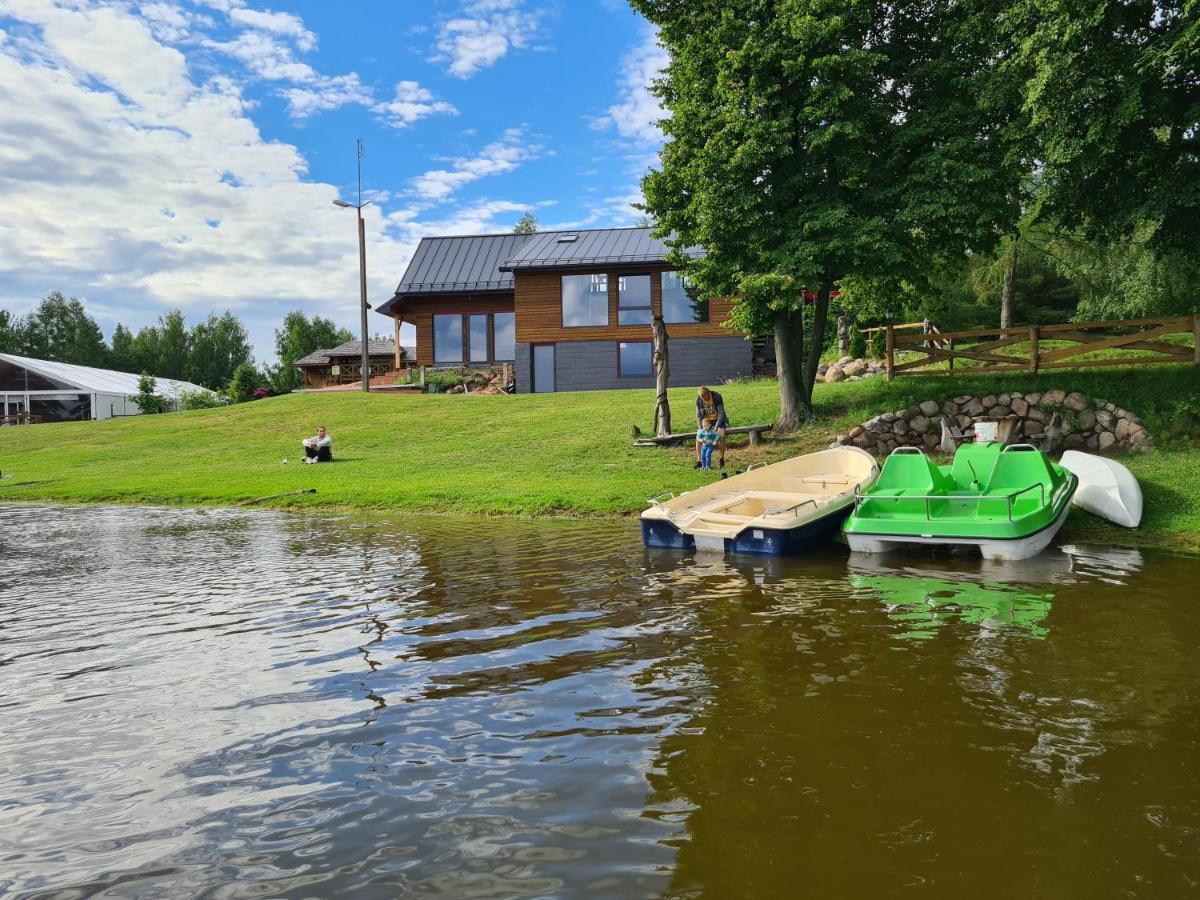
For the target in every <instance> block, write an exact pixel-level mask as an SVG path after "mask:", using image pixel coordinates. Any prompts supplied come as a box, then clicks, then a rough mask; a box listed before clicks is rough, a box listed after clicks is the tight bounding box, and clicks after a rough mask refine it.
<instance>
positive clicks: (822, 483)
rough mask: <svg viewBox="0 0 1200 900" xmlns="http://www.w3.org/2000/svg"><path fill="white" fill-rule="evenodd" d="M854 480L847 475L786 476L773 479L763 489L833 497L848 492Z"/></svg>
mask: <svg viewBox="0 0 1200 900" xmlns="http://www.w3.org/2000/svg"><path fill="white" fill-rule="evenodd" d="M854 484H855V479H853V478H851V477H850V476H848V475H788V476H785V477H782V478H773V479H771V480H770V481H768V482H767V483H766V484H765V485H764V487H766V488H767V489H768V490H771V491H786V492H788V493H797V492H799V493H804V494H820V495H823V496H829V497H832V496H835V495H837V494H841V493H845V492H846V491H848V490H850V489H851V487H853V485H854Z"/></svg>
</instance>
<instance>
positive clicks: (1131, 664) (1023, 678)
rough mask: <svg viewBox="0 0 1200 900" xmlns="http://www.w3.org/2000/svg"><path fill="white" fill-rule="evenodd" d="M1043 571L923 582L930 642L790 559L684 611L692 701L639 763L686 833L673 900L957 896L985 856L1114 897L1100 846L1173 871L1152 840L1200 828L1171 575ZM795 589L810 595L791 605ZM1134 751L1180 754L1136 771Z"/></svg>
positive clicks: (1051, 881)
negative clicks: (768, 574)
mask: <svg viewBox="0 0 1200 900" xmlns="http://www.w3.org/2000/svg"><path fill="white" fill-rule="evenodd" d="M1054 567H1055V568H1057V569H1058V571H1057V574H1055V575H1054V576H1053V578H1048V579H1047V580H1050V581H1053V584H1050V585H1030V586H1022V585H1020V584H1017V583H1012V584H995V583H992V584H979V583H978V582H970V583H964V579H966V578H968V577H969V574H967V573H969V569H968V568H967V567H960V570H959V571H956V572H951V573H947V574H948V575H950V576H951V577H950V578H947V580H946V581H945V582H944V583H943V584H942V585H941V587H942V591H937V590H934V589H931V586H930V585H929V584H928V583H918V584H916V585H915V586H913V587H912V588H911V589H912V590H917V589H919V592H920V593H921V594H922V598H923V597H924V596H925V595H926V594H930V595H932V596H933V598H934V600H935V601H936V602H937V605H938V606H942V607H946V606H950V605H951V604H955V607H954V608H952V610H947V611H945V613H946V615H945V617H944V618H942V619H939V620H937V621H936V622H933V623H931V622H930V621H929V620H928V619H927V618H926V619H923V620H922V621H920V622H919V626H920V627H922V628H931V629H932V632H933V633H931V634H929V635H928V639H927V640H924V641H920V642H908V643H904V642H897V641H896V640H894V635H895V634H896V632H897V627H899V628H900V629H901V630H903V629H905V628H909V627H910V626H911V622H910V621H906V620H904V619H900V620H899V621H897V619H896V618H895V617H894V616H893V615H889V610H888V604H886V603H884V602H883V601H884V600H885V599H888V598H886V597H884V596H883V595H884V594H887V593H889V591H887V590H884V591H880V590H878V589H877V588H878V587H879V585H878V584H876V585H875V586H874V587H872V586H871V585H869V584H866V583H863V582H860V583H859V584H858V588H859V590H858V592H857V593H858V596H857V597H855V598H851V597H849V596H848V594H849V590H848V589H847V586H846V584H845V583H844V582H843V583H842V585H841V587H838V586H837V582H836V580H831V581H828V582H825V583H824V584H821V581H822V580H823V579H822V576H823V575H824V574H825V572H824V571H822V570H821V569H819V568H817V569H816V570H815V571H814V572H813V573H812V577H813V579H814V580H816V581H817V582H818V584H819V585H820V587H819V589H818V590H817V591H816V592H815V593H816V594H817V595H818V596H815V597H814V596H813V594H814V591H813V590H812V589H811V588H809V587H808V579H807V578H803V577H801V578H797V577H794V575H793V572H792V570H786V571H784V572H783V573H781V574H779V575H778V576H777V580H775V581H773V582H772V581H768V582H766V583H755V582H754V580H753V579H751V578H747V579H746V580H745V582H744V584H745V589H744V593H743V596H742V598H741V599H740V600H736V601H735V600H731V601H728V602H726V603H724V604H722V605H720V606H719V607H717V608H712V609H708V610H697V611H696V616H697V620H696V623H695V625H694V634H695V635H696V640H695V641H694V642H693V643H692V644H691V645H690V646H689V648H688V652H687V654H686V655H685V659H686V662H687V664H688V665H690V666H691V667H692V668H693V671H694V677H696V678H697V679H703V681H704V683H705V685H706V688H705V691H704V704H703V706H702V707H701V708H700V709H699V710H698V711H697V712H696V713H695V714H694V715H692V716H690V717H689V718H688V720H687V722H686V725H685V726H684V727H680V728H678V729H676V730H675V731H674V733H672V734H671V735H670V736H668V737H666V738H665V739H664V740H663V742H662V744H661V745H660V749H659V753H658V755H657V758H656V765H655V768H654V769H653V770H652V771H651V773H650V774H649V780H650V783H651V785H652V788H653V799H652V802H651V804H650V811H651V814H654V812H655V811H661V814H662V815H671V816H673V817H675V818H676V819H678V820H680V821H681V822H685V823H686V834H685V835H684V836H682V837H681V838H680V840H679V841H678V847H679V856H678V862H677V866H676V869H675V872H674V876H673V880H672V893H673V894H674V895H677V896H687V895H692V894H697V895H698V894H700V893H703V894H704V895H706V896H708V895H711V896H726V895H728V896H784V895H787V896H801V895H820V894H822V893H839V894H848V893H853V894H856V895H857V894H865V893H866V892H868V891H870V892H876V893H890V892H894V891H895V890H896V889H897V888H898V887H902V886H907V885H916V884H919V883H922V882H924V881H928V882H931V883H936V884H938V885H939V886H940V887H941V888H942V889H943V890H948V891H951V892H954V891H962V892H966V891H973V890H975V889H977V888H978V886H979V882H978V875H979V871H980V866H981V865H983V864H984V863H983V861H985V860H988V859H998V858H1003V859H1006V860H1009V861H1010V862H1011V864H1012V866H1011V868H1006V870H1005V875H1004V877H1003V878H1002V879H1001V881H1002V882H1003V883H1004V884H1005V886H1006V887H1005V890H1006V891H1010V889H1011V893H1022V892H1023V889H1024V892H1031V893H1036V892H1047V891H1049V892H1050V893H1055V892H1060V893H1061V892H1068V893H1069V892H1074V891H1077V890H1084V889H1085V886H1090V887H1092V888H1093V889H1094V890H1100V891H1105V890H1110V889H1111V888H1112V886H1113V885H1112V882H1111V880H1110V876H1111V872H1109V873H1108V874H1105V871H1106V870H1105V865H1106V864H1107V863H1108V861H1110V860H1111V861H1117V860H1120V861H1121V862H1120V863H1115V862H1114V864H1116V865H1118V866H1119V868H1120V871H1121V873H1122V875H1123V876H1124V877H1125V878H1127V879H1128V878H1129V877H1131V875H1130V873H1132V872H1133V871H1135V870H1136V871H1141V872H1142V873H1144V874H1147V873H1152V874H1149V875H1148V877H1150V879H1151V881H1153V883H1156V884H1175V885H1182V884H1183V882H1182V881H1181V879H1180V872H1179V867H1178V863H1177V862H1176V863H1174V864H1172V863H1171V862H1170V860H1169V859H1168V858H1167V856H1166V855H1165V850H1162V849H1159V847H1158V844H1159V843H1163V845H1164V847H1165V846H1167V845H1170V846H1173V847H1175V848H1177V849H1182V847H1183V846H1185V845H1186V843H1187V841H1189V840H1191V838H1188V835H1189V834H1192V835H1194V834H1196V833H1200V832H1197V831H1195V830H1193V829H1195V828H1196V827H1197V826H1200V821H1198V819H1197V815H1196V813H1195V811H1194V810H1191V811H1189V808H1188V807H1187V806H1185V804H1186V803H1187V802H1188V800H1187V798H1188V797H1194V795H1195V789H1196V777H1195V775H1193V774H1192V772H1193V771H1194V769H1193V768H1192V767H1191V766H1190V765H1187V764H1184V763H1183V757H1184V756H1185V755H1186V753H1187V752H1189V748H1190V751H1193V752H1194V750H1195V748H1196V746H1197V737H1198V735H1197V725H1196V722H1197V717H1196V716H1195V712H1196V704H1197V700H1198V699H1200V698H1198V692H1197V677H1196V675H1195V674H1194V672H1192V671H1191V667H1190V663H1189V658H1190V653H1189V651H1188V649H1187V648H1188V646H1189V644H1188V643H1187V641H1188V640H1190V641H1191V643H1190V646H1191V647H1193V648H1194V646H1195V644H1196V639H1197V638H1200V635H1198V634H1197V633H1196V629H1197V624H1198V620H1197V617H1196V616H1195V615H1194V614H1192V615H1187V616H1184V617H1183V618H1184V620H1185V621H1186V625H1187V627H1186V629H1185V633H1186V637H1184V635H1182V634H1180V633H1179V625H1180V616H1179V609H1178V607H1177V604H1176V603H1175V602H1173V601H1172V599H1171V598H1170V597H1169V595H1168V594H1167V593H1166V592H1160V587H1163V586H1165V585H1167V584H1170V577H1171V576H1169V575H1168V574H1167V573H1166V572H1164V571H1161V570H1160V571H1159V572H1158V573H1157V575H1156V576H1155V578H1154V584H1151V585H1147V584H1146V580H1145V577H1144V575H1145V573H1143V574H1142V575H1138V573H1137V572H1136V570H1133V571H1131V570H1130V569H1129V568H1126V569H1125V570H1124V573H1123V574H1122V572H1121V570H1120V566H1119V565H1117V564H1114V563H1113V561H1112V560H1111V559H1109V560H1100V561H1099V562H1097V560H1095V559H1092V560H1086V559H1085V560H1083V562H1080V561H1079V560H1078V559H1071V560H1067V561H1066V563H1065V564H1063V565H1062V566H1058V564H1057V563H1055V564H1054ZM1184 569H1185V571H1186V572H1187V573H1188V577H1191V578H1193V579H1194V578H1195V576H1196V574H1197V573H1198V571H1197V569H1196V563H1195V561H1190V562H1188V563H1186V565H1185V566H1184ZM995 575H996V573H995V572H989V576H991V577H995ZM872 577H880V576H878V575H873V576H872ZM884 577H890V578H895V579H902V578H903V577H905V576H901V575H896V576H884ZM1175 577H1178V576H1175ZM1015 580H1016V579H1015V578H1014V581H1015ZM926 581H928V579H926ZM1120 582H1125V585H1124V586H1122V585H1121V584H1120ZM886 584H889V583H888V582H885V585H886ZM936 587H937V585H934V586H933V588H936ZM890 588H893V589H898V586H897V585H895V584H890ZM793 591H794V592H795V594H797V595H799V596H800V597H801V598H802V599H803V600H804V602H800V603H788V602H785V601H786V600H787V599H788V597H789V594H790V593H791V592H793ZM988 592H991V593H992V594H993V595H988ZM822 593H824V595H825V596H824V597H821V596H819V595H820V594H822ZM940 593H946V594H952V595H953V598H952V599H951V598H945V597H939V596H937V595H938V594H940ZM1051 596H1053V597H1054V600H1053V609H1052V610H1051V609H1050V607H1049V603H1050V597H1051ZM890 600H891V601H892V602H894V600H895V597H894V596H893V597H891V598H890ZM970 607H976V608H978V609H979V610H981V611H980V612H979V613H978V614H975V613H973V612H970V611H969V609H970ZM893 613H894V611H893ZM671 665H672V663H671V662H668V661H664V662H662V663H660V666H661V667H662V668H664V669H667V668H669V667H670V666H671ZM1144 752H1153V753H1154V754H1155V757H1154V758H1155V760H1156V762H1162V761H1169V762H1170V763H1178V764H1179V767H1178V768H1177V769H1174V770H1173V771H1172V773H1171V774H1170V775H1167V776H1166V777H1164V775H1163V774H1157V775H1156V774H1149V773H1148V772H1147V768H1146V767H1147V762H1146V761H1145V760H1144V759H1142V758H1139V754H1141V753H1144ZM1132 785H1137V787H1131V786H1132ZM1164 790H1165V791H1166V794H1165V795H1170V796H1172V797H1174V798H1175V801H1174V803H1168V804H1167V805H1168V806H1169V807H1170V809H1169V810H1168V811H1164V810H1162V809H1161V808H1160V805H1159V804H1160V801H1161V798H1162V797H1163V796H1165V795H1164V793H1163V791H1164ZM1067 799H1070V800H1071V801H1072V802H1070V803H1064V802H1063V801H1064V800H1067ZM1151 808H1153V809H1154V810H1156V812H1155V813H1154V815H1157V814H1158V813H1164V815H1163V820H1164V821H1166V820H1171V821H1172V822H1173V825H1174V830H1173V833H1170V834H1166V835H1164V833H1163V831H1164V830H1163V828H1161V827H1160V826H1156V825H1154V824H1152V817H1151V814H1150V813H1148V812H1147V810H1148V809H1151ZM1081 836H1086V837H1081ZM1098 850H1099V856H1100V858H1103V859H1104V860H1105V864H1098V863H1097V857H1098V854H1097V851H1098ZM1049 856H1053V858H1054V860H1055V864H1054V866H1052V867H1049V869H1048V870H1047V869H1042V871H1040V872H1039V871H1038V868H1039V867H1038V866H1037V865H1034V864H1033V862H1034V861H1035V860H1037V859H1041V858H1047V857H1049ZM1131 859H1134V860H1136V862H1135V863H1131V862H1130V860H1131ZM1192 874H1193V875H1195V874H1200V873H1198V872H1196V871H1195V867H1194V866H1193V872H1192ZM1155 878H1157V880H1155ZM1130 886H1131V887H1133V886H1134V885H1132V884H1130Z"/></svg>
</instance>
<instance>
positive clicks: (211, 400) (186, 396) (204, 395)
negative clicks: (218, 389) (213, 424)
mask: <svg viewBox="0 0 1200 900" xmlns="http://www.w3.org/2000/svg"><path fill="white" fill-rule="evenodd" d="M179 405H180V406H182V407H183V408H184V409H212V408H213V407H214V406H220V405H221V398H220V397H219V396H218V395H217V394H216V393H214V392H213V391H184V392H183V393H181V394H180V395H179Z"/></svg>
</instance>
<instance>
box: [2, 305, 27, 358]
mask: <svg viewBox="0 0 1200 900" xmlns="http://www.w3.org/2000/svg"><path fill="white" fill-rule="evenodd" d="M24 352H25V321H24V320H23V319H22V318H21V317H20V316H15V315H13V314H12V313H10V312H9V311H8V310H7V309H0V353H16V354H18V355H23V354H24Z"/></svg>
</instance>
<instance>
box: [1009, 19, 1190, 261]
mask: <svg viewBox="0 0 1200 900" xmlns="http://www.w3.org/2000/svg"><path fill="white" fill-rule="evenodd" d="M998 21H999V24H1000V27H999V29H998V33H999V34H1002V35H1003V36H1004V40H1005V41H1006V42H1007V43H1009V44H1011V45H1012V46H1013V47H1014V48H1015V49H1016V52H1015V53H1014V54H1013V55H1012V56H1011V58H1010V59H1009V60H1008V61H1007V62H1006V67H1007V68H1008V69H1010V70H1011V71H1012V72H1013V73H1015V74H1017V75H1019V77H1020V78H1021V79H1022V80H1023V83H1024V99H1025V108H1026V110H1027V111H1028V112H1029V114H1030V115H1031V116H1032V122H1033V126H1034V132H1035V133H1036V135H1037V136H1038V138H1039V144H1040V156H1041V159H1040V166H1039V168H1040V172H1041V176H1040V179H1039V187H1040V192H1041V195H1042V197H1043V198H1044V200H1045V204H1046V205H1045V211H1046V213H1047V214H1049V215H1050V216H1052V217H1054V218H1055V219H1057V220H1058V221H1059V222H1060V223H1061V224H1063V225H1064V226H1066V227H1068V228H1075V227H1080V228H1082V229H1084V230H1085V232H1086V233H1087V234H1088V235H1089V236H1092V237H1100V238H1108V239H1111V238H1114V237H1123V236H1126V235H1131V234H1134V233H1140V232H1143V229H1144V228H1145V227H1146V226H1147V224H1149V225H1151V226H1152V227H1153V229H1154V234H1153V238H1152V241H1151V243H1152V245H1154V246H1156V247H1159V248H1162V249H1164V250H1165V249H1177V250H1182V251H1184V252H1186V253H1190V254H1193V255H1194V254H1195V253H1196V250H1197V247H1198V245H1200V2H1197V0H1064V2H1056V3H1047V2H1045V0H1022V2H1019V3H1014V4H1013V5H1012V7H1011V8H1010V9H1008V10H1007V11H1006V14H1005V15H1004V17H1003V18H1002V19H1000V20H998ZM1143 236H1144V234H1143Z"/></svg>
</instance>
